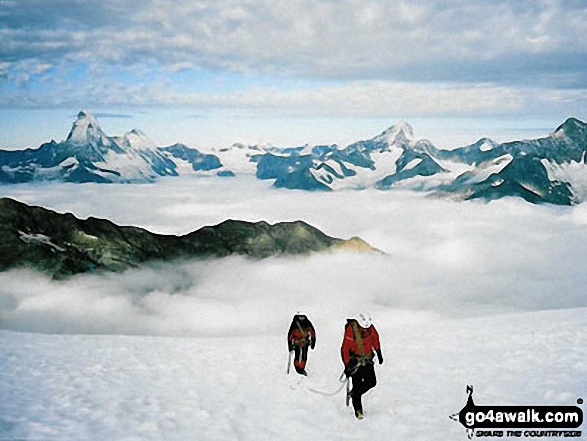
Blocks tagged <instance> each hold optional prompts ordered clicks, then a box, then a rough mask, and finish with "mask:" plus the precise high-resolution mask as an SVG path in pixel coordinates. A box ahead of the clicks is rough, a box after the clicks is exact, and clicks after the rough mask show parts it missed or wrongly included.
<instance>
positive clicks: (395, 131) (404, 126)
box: [374, 120, 414, 145]
mask: <svg viewBox="0 0 587 441" xmlns="http://www.w3.org/2000/svg"><path fill="white" fill-rule="evenodd" d="M404 139H405V140H413V139H414V130H413V129H412V126H411V125H410V124H408V122H407V121H403V120H402V121H398V122H397V123H395V124H394V125H392V126H391V127H389V128H388V129H387V130H385V131H383V132H381V133H380V134H379V135H377V136H376V137H375V138H374V141H387V143H388V144H389V145H391V144H395V143H396V141H399V140H404Z"/></svg>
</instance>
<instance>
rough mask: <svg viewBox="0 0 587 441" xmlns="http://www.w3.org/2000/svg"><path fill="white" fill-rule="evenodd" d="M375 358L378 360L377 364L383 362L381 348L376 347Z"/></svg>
mask: <svg viewBox="0 0 587 441" xmlns="http://www.w3.org/2000/svg"><path fill="white" fill-rule="evenodd" d="M375 352H377V360H379V364H383V354H381V349H377V351H375Z"/></svg>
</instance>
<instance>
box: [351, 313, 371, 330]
mask: <svg viewBox="0 0 587 441" xmlns="http://www.w3.org/2000/svg"><path fill="white" fill-rule="evenodd" d="M355 320H356V321H357V323H359V326H360V327H361V328H364V329H367V328H369V327H370V326H371V325H372V324H373V318H372V317H371V314H369V313H368V312H360V313H358V314H357V316H356V317H355Z"/></svg>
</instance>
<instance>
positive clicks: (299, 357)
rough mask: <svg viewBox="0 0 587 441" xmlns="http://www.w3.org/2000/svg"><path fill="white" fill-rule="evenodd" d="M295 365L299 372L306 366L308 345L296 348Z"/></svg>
mask: <svg viewBox="0 0 587 441" xmlns="http://www.w3.org/2000/svg"><path fill="white" fill-rule="evenodd" d="M294 351H295V353H294V355H295V358H294V367H295V368H296V371H297V372H300V370H304V369H305V368H306V360H307V359H308V345H304V346H298V345H296V346H295V348H294Z"/></svg>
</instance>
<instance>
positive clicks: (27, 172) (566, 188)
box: [0, 110, 587, 205]
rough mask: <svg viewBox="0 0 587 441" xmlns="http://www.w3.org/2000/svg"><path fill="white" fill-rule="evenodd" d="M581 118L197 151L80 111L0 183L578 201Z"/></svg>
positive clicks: (10, 154) (5, 168)
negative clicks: (489, 134) (223, 183)
mask: <svg viewBox="0 0 587 441" xmlns="http://www.w3.org/2000/svg"><path fill="white" fill-rule="evenodd" d="M586 152H587V124H585V123H584V122H582V121H580V120H578V119H576V118H569V119H567V120H566V121H565V122H564V123H563V124H561V125H560V126H559V127H558V128H557V129H556V130H555V131H554V132H553V133H552V134H550V135H548V136H545V137H543V138H539V139H532V140H520V141H513V142H507V143H497V142H495V141H493V140H491V139H489V138H481V139H479V140H478V141H477V142H475V143H473V144H471V145H468V146H463V147H458V148H455V149H452V150H440V149H437V148H436V147H435V146H434V145H433V144H432V142H430V141H429V140H426V139H419V138H417V137H416V136H415V135H414V130H413V128H412V127H411V126H410V125H409V124H408V123H407V122H406V121H399V122H397V123H395V124H393V125H392V126H390V127H389V128H388V129H386V130H384V131H383V132H381V133H379V134H378V135H376V136H374V137H373V138H371V139H367V140H362V141H357V142H355V143H352V144H349V145H347V146H346V147H340V146H338V145H336V144H332V145H317V146H310V145H303V146H299V147H288V148H282V147H277V146H271V145H252V146H247V145H243V144H233V145H232V146H229V147H226V148H221V149H217V150H214V151H212V152H210V153H202V152H200V151H199V150H197V149H194V148H190V147H188V146H186V145H183V144H179V143H177V144H174V145H172V146H169V147H159V146H156V145H155V143H154V142H153V141H152V140H151V139H149V137H148V136H147V135H146V134H145V133H143V132H142V131H141V130H139V129H133V130H131V131H130V132H127V133H125V134H123V135H122V136H117V137H111V136H108V135H106V134H105V133H104V131H103V130H102V129H101V128H100V125H99V124H98V121H97V120H96V118H95V117H94V116H93V115H92V114H91V113H90V112H88V111H86V110H83V111H81V112H79V114H78V116H77V119H76V121H74V123H73V125H72V128H71V130H70V132H69V134H68V136H67V138H66V140H65V141H63V142H60V143H56V142H55V141H51V142H49V143H45V144H43V145H42V146H41V147H39V148H38V149H36V150H35V149H27V150H21V151H0V182H4V183H19V182H30V181H48V180H49V181H51V180H52V181H64V182H97V183H141V182H153V181H154V180H156V179H158V178H160V177H163V176H178V175H186V174H187V175H189V174H195V175H202V176H219V177H233V176H236V175H255V176H256V177H257V178H258V179H264V180H270V181H272V182H273V186H274V187H278V188H286V189H296V190H307V191H332V190H339V189H357V190H360V189H365V188H377V189H379V190H391V189H394V188H405V189H412V190H418V191H426V192H430V193H431V194H434V195H437V196H447V197H450V198H451V199H455V200H459V199H460V200H468V199H483V200H493V199H499V198H502V197H506V196H513V197H521V198H523V199H525V200H527V201H529V202H532V203H552V204H559V205H572V204H577V203H580V202H582V201H584V200H585V199H586V198H587V187H586V186H585V185H584V182H585V179H586V176H587V169H586V167H587V165H586Z"/></svg>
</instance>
